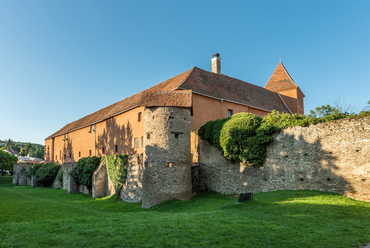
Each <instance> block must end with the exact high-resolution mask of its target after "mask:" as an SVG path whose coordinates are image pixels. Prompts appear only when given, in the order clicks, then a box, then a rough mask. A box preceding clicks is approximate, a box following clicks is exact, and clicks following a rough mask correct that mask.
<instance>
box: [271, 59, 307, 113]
mask: <svg viewBox="0 0 370 248" xmlns="http://www.w3.org/2000/svg"><path fill="white" fill-rule="evenodd" d="M265 89H268V90H271V91H274V92H276V93H278V94H279V96H280V97H281V98H282V100H283V101H284V103H285V104H286V106H287V107H288V108H289V110H290V112H291V113H292V114H295V113H297V114H304V104H303V98H304V97H305V95H304V94H303V92H302V91H301V89H300V88H299V87H298V85H296V83H295V82H294V81H293V79H292V77H291V76H290V75H289V73H288V71H287V69H286V68H285V67H284V65H283V63H282V62H281V61H280V63H279V64H278V66H277V67H276V69H275V71H274V73H273V74H272V76H271V78H270V80H269V81H268V82H267V84H266V86H265Z"/></svg>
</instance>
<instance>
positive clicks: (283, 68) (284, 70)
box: [279, 61, 298, 87]
mask: <svg viewBox="0 0 370 248" xmlns="http://www.w3.org/2000/svg"><path fill="white" fill-rule="evenodd" d="M279 64H281V65H282V66H283V69H284V71H285V72H286V74H288V76H289V78H290V80H292V82H293V84H294V85H295V86H297V87H298V85H297V84H296V83H295V82H294V80H293V78H292V77H291V76H290V74H289V72H288V70H287V69H286V68H285V66H284V64H283V62H281V61H280V63H279Z"/></svg>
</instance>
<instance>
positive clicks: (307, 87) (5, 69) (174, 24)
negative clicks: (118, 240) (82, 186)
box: [0, 0, 370, 144]
mask: <svg viewBox="0 0 370 248" xmlns="http://www.w3.org/2000/svg"><path fill="white" fill-rule="evenodd" d="M369 10H370V1H360V0H358V1H339V0H336V1H329V0H325V1H322V0H318V1H316V0H310V1H303V0H302V1H296V0H294V1H272V0H271V1H267V0H266V1H264V0H261V1H247V0H245V1H216V0H209V1H208V0H202V1H199V0H198V1H191V0H186V1H173V0H172V1H123V0H122V1H114V0H107V1H102V0H99V1H96V0H86V1H85V0H79V1H75V0H72V1H69V0H63V1H62V0H55V1H49V0H1V1H0V102H1V108H0V139H1V140H5V139H9V138H10V139H12V140H14V141H22V142H32V143H38V144H44V139H45V138H46V137H47V136H49V135H51V134H52V133H54V132H56V131H57V130H59V129H60V128H62V127H63V126H64V125H66V124H67V123H70V122H73V121H75V120H77V119H79V118H81V117H83V116H86V115H88V114H91V113H93V112H95V111H97V110H99V109H101V108H103V107H106V106H108V105H110V104H113V103H115V102H117V101H119V100H121V99H124V98H126V97H128V96H131V95H133V94H135V93H138V92H140V91H142V90H144V89H146V88H149V87H151V86H153V85H155V84H158V83H160V82H162V81H164V80H166V79H169V78H171V77H174V76H176V75H178V74H180V73H182V72H184V71H187V70H189V69H191V68H192V67H193V66H196V67H199V68H201V69H204V70H209V71H210V70H211V58H212V55H213V54H215V53H217V52H218V53H220V55H221V72H222V73H223V74H225V75H228V76H230V77H234V78H237V79H240V80H243V81H246V82H249V83H252V84H255V85H258V86H261V87H264V86H265V85H266V83H267V81H268V80H269V78H270V77H271V75H272V73H273V71H274V70H275V68H276V66H277V65H278V63H279V61H280V59H281V60H282V62H283V64H284V66H285V68H286V69H287V70H288V72H289V74H290V75H291V77H292V78H293V80H294V81H295V83H296V84H297V85H298V86H299V87H300V89H301V90H302V91H303V93H304V94H305V95H306V97H305V113H308V112H309V110H311V109H315V108H316V107H318V106H322V105H324V104H333V102H338V101H339V102H341V103H342V105H345V106H349V105H350V106H351V108H352V109H353V110H354V111H361V110H363V109H364V108H365V107H366V105H367V102H368V101H369V100H370V77H369V75H368V72H369V69H370V15H369V14H368V13H369Z"/></svg>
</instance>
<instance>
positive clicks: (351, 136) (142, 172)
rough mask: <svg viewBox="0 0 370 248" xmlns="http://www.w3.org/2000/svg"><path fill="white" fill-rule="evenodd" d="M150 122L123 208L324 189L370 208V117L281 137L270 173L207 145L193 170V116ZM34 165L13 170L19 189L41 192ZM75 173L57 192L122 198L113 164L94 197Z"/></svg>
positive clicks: (148, 114) (149, 112) (157, 115)
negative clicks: (198, 194) (195, 195)
mask: <svg viewBox="0 0 370 248" xmlns="http://www.w3.org/2000/svg"><path fill="white" fill-rule="evenodd" d="M144 120H145V124H144V142H145V146H146V147H145V149H144V153H143V154H134V155H130V156H129V157H128V163H127V169H128V171H127V180H126V184H125V185H124V187H123V189H122V190H121V192H120V198H121V199H122V200H123V201H127V202H139V201H142V204H143V207H150V206H153V205H155V204H158V203H160V202H162V201H165V200H170V199H180V200H184V199H189V198H190V197H191V195H192V186H193V191H204V190H211V191H215V192H219V193H222V194H239V193H245V192H252V193H259V192H266V191H274V190H305V189H306V190H320V191H328V192H336V193H339V194H342V195H345V196H348V197H351V198H354V199H358V200H363V201H370V117H364V118H359V119H343V120H338V121H333V122H326V123H321V124H317V125H310V126H308V127H292V128H287V129H284V130H282V131H281V132H280V133H278V134H275V135H274V141H273V142H272V143H271V144H270V145H269V146H268V148H267V159H266V162H265V164H264V166H263V167H253V166H249V165H246V164H244V163H239V162H230V161H228V160H226V159H225V158H223V157H222V156H221V155H220V151H218V150H217V149H216V148H214V147H213V146H211V145H210V144H208V142H206V141H202V140H199V145H198V153H199V164H198V165H197V166H193V167H191V157H190V111H189V110H188V109H185V108H171V107H155V108H147V109H146V110H145V112H144ZM29 166H30V165H26V164H15V165H14V176H13V184H14V185H30V184H31V186H38V184H37V180H35V178H32V179H31V180H29V179H27V171H28V167H29ZM76 166H77V163H65V164H63V166H62V168H63V185H60V184H59V185H58V183H57V182H55V183H54V187H58V188H60V187H63V189H64V190H67V192H68V193H78V192H81V193H92V196H93V197H101V196H107V195H112V194H114V193H115V192H114V188H113V185H112V184H111V183H110V181H109V177H108V175H107V170H106V164H104V163H102V164H101V165H100V166H99V168H98V169H97V170H96V171H95V173H94V175H93V182H94V183H93V184H94V185H93V189H92V192H89V191H88V190H87V188H86V187H85V186H81V185H78V184H77V183H76V181H75V180H74V178H73V176H72V174H71V172H72V171H73V169H74V168H75V167H76ZM23 168H24V169H23ZM59 173H60V172H59ZM56 180H57V179H56Z"/></svg>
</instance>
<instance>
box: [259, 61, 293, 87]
mask: <svg viewBox="0 0 370 248" xmlns="http://www.w3.org/2000/svg"><path fill="white" fill-rule="evenodd" d="M265 88H266V89H268V90H272V91H275V92H277V91H279V90H283V89H290V88H298V86H297V85H296V84H295V83H294V81H293V79H292V77H291V76H290V75H289V73H288V71H287V70H286V69H285V67H284V65H283V63H281V62H280V63H279V64H278V66H277V67H276V69H275V71H274V73H273V74H272V76H271V78H270V79H269V81H268V82H267V84H266V86H265Z"/></svg>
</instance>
